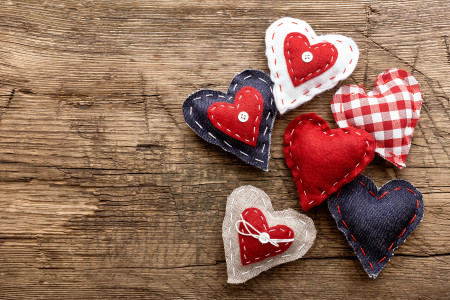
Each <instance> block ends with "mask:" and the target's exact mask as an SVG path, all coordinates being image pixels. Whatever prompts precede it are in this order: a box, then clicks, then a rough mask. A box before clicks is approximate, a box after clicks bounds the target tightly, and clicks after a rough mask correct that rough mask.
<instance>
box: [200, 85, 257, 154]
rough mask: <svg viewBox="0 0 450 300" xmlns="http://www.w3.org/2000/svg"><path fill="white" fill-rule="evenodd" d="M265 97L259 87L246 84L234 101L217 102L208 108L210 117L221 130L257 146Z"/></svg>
mask: <svg viewBox="0 0 450 300" xmlns="http://www.w3.org/2000/svg"><path fill="white" fill-rule="evenodd" d="M263 106H264V99H263V97H262V96H261V94H260V93H259V92H258V90H257V89H255V88H253V87H250V86H245V87H243V88H242V89H240V90H239V92H238V93H237V94H236V96H235V98H234V103H233V104H230V103H226V102H216V103H214V104H212V105H211V106H210V107H209V108H208V118H209V120H210V121H211V123H213V124H214V126H215V127H216V128H217V129H219V130H220V131H222V132H224V133H226V134H227V135H229V136H231V137H232V138H234V139H237V140H239V141H241V142H244V143H246V144H248V145H250V146H253V147H254V146H256V142H257V140H258V134H259V124H260V123H261V116H262V112H263Z"/></svg>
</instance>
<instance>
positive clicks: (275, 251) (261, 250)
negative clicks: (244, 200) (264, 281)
mask: <svg viewBox="0 0 450 300" xmlns="http://www.w3.org/2000/svg"><path fill="white" fill-rule="evenodd" d="M240 220H241V222H240V224H239V232H241V233H244V235H243V234H240V236H239V247H240V250H241V262H242V265H244V266H246V265H248V264H252V263H256V262H259V261H262V260H264V259H266V258H268V257H271V256H276V255H279V254H281V253H283V252H285V251H286V250H287V249H289V247H290V246H291V244H292V241H293V239H294V231H293V230H292V229H291V228H289V227H288V226H286V225H276V226H273V227H269V225H268V224H267V221H266V217H265V216H264V214H263V213H262V212H261V211H260V210H259V209H257V208H255V207H250V208H247V209H246V210H244V211H243V212H242V214H241V219H240ZM245 234H248V235H245ZM255 236H259V238H255ZM270 240H272V241H276V245H274V244H272V243H271V242H270ZM280 240H292V241H290V242H279V241H280Z"/></svg>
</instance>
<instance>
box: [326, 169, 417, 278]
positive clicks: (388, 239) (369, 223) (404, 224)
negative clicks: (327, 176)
mask: <svg viewBox="0 0 450 300" xmlns="http://www.w3.org/2000/svg"><path fill="white" fill-rule="evenodd" d="M328 208H329V210H330V212H331V214H332V216H333V218H334V219H335V221H336V224H337V226H338V228H339V230H340V231H342V232H343V233H344V235H345V237H346V238H347V241H348V242H349V243H350V245H351V246H352V248H353V250H354V251H355V253H356V256H357V257H358V259H359V260H360V261H361V264H362V265H363V267H364V270H365V271H366V272H367V274H368V275H369V277H371V278H373V279H375V278H376V277H377V276H378V274H379V273H380V272H381V270H382V269H383V268H384V266H385V265H386V264H387V262H388V261H389V260H390V258H391V256H392V255H394V250H395V249H396V248H397V247H399V246H400V245H401V244H403V242H404V241H405V240H406V238H407V237H408V236H409V235H410V234H411V233H412V232H413V231H414V230H415V229H416V227H417V226H418V225H419V223H420V222H421V221H422V218H423V211H424V210H423V200H422V194H421V193H420V192H419V191H418V190H417V189H416V188H415V187H414V186H413V185H412V184H411V183H409V182H407V181H405V180H392V181H389V182H388V183H386V184H385V185H384V186H383V187H381V188H380V189H377V187H376V185H375V184H374V183H373V181H372V180H371V179H370V178H368V177H365V176H362V175H361V176H358V177H357V178H355V179H354V180H353V181H352V182H351V183H349V184H347V185H345V186H344V187H343V188H342V190H341V191H340V192H339V193H337V194H335V195H333V196H331V197H330V198H329V200H328Z"/></svg>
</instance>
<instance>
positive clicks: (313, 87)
mask: <svg viewBox="0 0 450 300" xmlns="http://www.w3.org/2000/svg"><path fill="white" fill-rule="evenodd" d="M266 56H267V61H268V64H269V69H270V76H271V78H272V81H273V82H274V98H275V102H276V104H277V107H278V110H279V111H280V113H282V114H283V113H285V112H286V111H288V110H290V109H293V108H296V107H298V106H299V105H301V104H303V103H305V102H307V101H309V100H311V99H312V98H313V97H314V96H315V95H317V94H320V93H322V92H323V91H326V90H329V89H331V88H332V87H334V86H335V85H336V84H337V83H338V82H339V81H340V80H344V79H345V78H347V77H348V76H350V74H351V73H352V72H353V70H354V69H355V66H356V64H357V62H358V58H359V49H358V47H357V46H356V44H355V42H354V41H353V40H352V39H350V38H348V37H345V36H342V35H322V36H317V35H316V34H315V33H314V31H313V29H312V28H311V26H309V25H308V23H306V22H305V21H302V20H298V19H293V18H282V19H279V20H278V21H276V22H274V23H273V24H272V25H270V27H269V28H268V29H267V31H266Z"/></svg>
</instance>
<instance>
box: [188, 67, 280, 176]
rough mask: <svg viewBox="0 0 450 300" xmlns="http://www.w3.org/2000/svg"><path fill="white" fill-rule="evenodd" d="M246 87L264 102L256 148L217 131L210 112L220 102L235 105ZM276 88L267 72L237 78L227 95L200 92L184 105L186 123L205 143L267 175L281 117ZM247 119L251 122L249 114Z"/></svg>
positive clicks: (191, 96) (243, 74)
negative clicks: (277, 125)
mask: <svg viewBox="0 0 450 300" xmlns="http://www.w3.org/2000/svg"><path fill="white" fill-rule="evenodd" d="M246 87H250V88H254V89H256V90H257V91H258V92H259V94H260V95H261V96H262V98H263V100H264V102H263V103H264V105H263V109H262V115H261V119H260V120H259V122H260V124H259V134H258V137H257V139H256V145H255V146H251V145H249V144H248V143H245V142H243V141H240V140H238V139H236V138H233V137H231V136H229V135H228V134H226V133H224V132H223V131H221V130H219V129H218V128H216V127H215V126H214V124H213V123H212V122H211V120H210V119H209V118H208V108H209V107H210V106H211V105H213V104H214V103H216V102H225V103H231V104H232V103H234V101H235V96H236V94H237V93H239V91H240V90H241V89H242V88H246ZM272 87H273V83H272V81H271V80H270V76H269V75H267V74H266V73H264V72H263V71H259V70H245V71H243V72H241V73H239V74H238V75H236V76H235V77H234V78H233V80H232V81H231V84H230V87H229V88H228V92H227V93H226V94H225V93H222V92H220V91H215V90H199V91H197V92H195V93H193V94H191V95H190V96H189V97H188V98H187V99H186V100H185V101H184V103H183V115H184V119H185V121H186V123H187V125H188V126H189V127H190V128H191V129H192V130H194V132H195V133H197V134H198V135H199V136H200V137H201V138H202V139H204V140H205V141H207V142H209V143H211V144H214V145H218V146H220V147H221V148H222V149H224V150H225V151H227V152H230V153H233V154H234V155H236V156H237V157H239V158H240V159H242V160H243V161H245V162H246V163H248V164H250V165H253V166H256V167H258V168H260V169H263V170H264V171H267V170H268V166H269V155H270V140H271V135H272V128H273V124H274V121H275V117H276V113H277V108H276V105H275V101H274V99H273V94H272ZM246 117H247V118H248V114H247V115H246ZM244 122H245V121H244ZM252 129H253V128H252Z"/></svg>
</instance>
